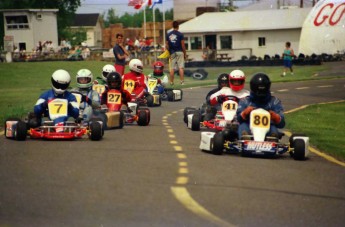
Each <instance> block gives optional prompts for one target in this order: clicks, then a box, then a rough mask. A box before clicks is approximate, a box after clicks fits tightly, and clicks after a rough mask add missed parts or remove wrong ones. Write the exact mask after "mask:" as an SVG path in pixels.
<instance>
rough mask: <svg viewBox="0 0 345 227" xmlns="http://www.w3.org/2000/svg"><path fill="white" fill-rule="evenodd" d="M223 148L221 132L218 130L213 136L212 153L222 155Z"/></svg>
mask: <svg viewBox="0 0 345 227" xmlns="http://www.w3.org/2000/svg"><path fill="white" fill-rule="evenodd" d="M223 149H224V136H223V133H221V132H218V133H216V134H215V135H214V137H213V145H212V154H214V155H222V154H223Z"/></svg>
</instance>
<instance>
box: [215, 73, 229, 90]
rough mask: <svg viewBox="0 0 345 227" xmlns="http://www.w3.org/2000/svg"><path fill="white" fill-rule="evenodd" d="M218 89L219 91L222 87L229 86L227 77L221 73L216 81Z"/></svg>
mask: <svg viewBox="0 0 345 227" xmlns="http://www.w3.org/2000/svg"><path fill="white" fill-rule="evenodd" d="M217 84H218V88H219V89H221V88H222V87H228V86H229V75H228V74H227V73H221V74H219V76H218V79H217Z"/></svg>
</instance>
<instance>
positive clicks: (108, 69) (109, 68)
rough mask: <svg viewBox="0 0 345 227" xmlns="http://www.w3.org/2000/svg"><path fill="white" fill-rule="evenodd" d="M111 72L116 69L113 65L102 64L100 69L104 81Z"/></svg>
mask: <svg viewBox="0 0 345 227" xmlns="http://www.w3.org/2000/svg"><path fill="white" fill-rule="evenodd" d="M111 72H116V69H115V67H114V66H113V65H111V64H107V65H105V66H103V69H102V79H103V80H104V81H107V76H108V74H109V73H111Z"/></svg>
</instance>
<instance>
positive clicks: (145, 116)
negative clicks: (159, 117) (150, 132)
mask: <svg viewBox="0 0 345 227" xmlns="http://www.w3.org/2000/svg"><path fill="white" fill-rule="evenodd" d="M137 123H138V125H139V126H147V125H148V124H149V123H150V110H149V109H148V108H141V109H140V110H139V111H138V121H137Z"/></svg>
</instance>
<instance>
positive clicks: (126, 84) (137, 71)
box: [122, 59, 147, 98]
mask: <svg viewBox="0 0 345 227" xmlns="http://www.w3.org/2000/svg"><path fill="white" fill-rule="evenodd" d="M129 70H130V72H129V73H126V74H124V75H123V77H122V88H123V89H124V90H127V91H129V92H130V93H133V94H134V95H135V98H141V97H143V95H144V94H145V93H146V92H147V86H146V76H145V75H144V74H143V63H142V62H141V61H140V60H139V59H132V60H131V61H130V62H129Z"/></svg>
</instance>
